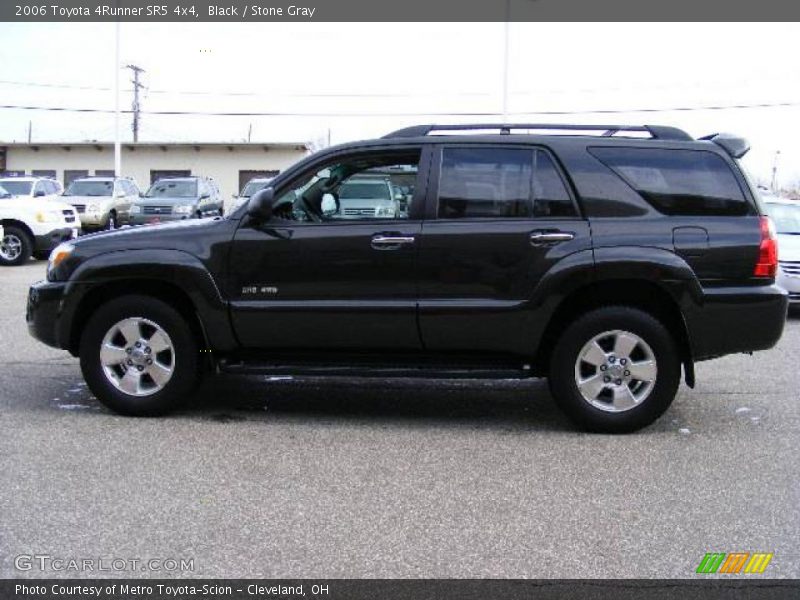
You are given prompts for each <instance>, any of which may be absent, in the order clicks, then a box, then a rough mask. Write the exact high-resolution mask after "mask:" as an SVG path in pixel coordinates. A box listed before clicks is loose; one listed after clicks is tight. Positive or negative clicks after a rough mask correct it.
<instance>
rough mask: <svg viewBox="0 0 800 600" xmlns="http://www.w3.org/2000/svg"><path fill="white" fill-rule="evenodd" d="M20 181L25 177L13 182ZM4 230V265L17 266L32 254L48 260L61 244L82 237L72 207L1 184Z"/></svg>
mask: <svg viewBox="0 0 800 600" xmlns="http://www.w3.org/2000/svg"><path fill="white" fill-rule="evenodd" d="M0 181H3V182H8V181H9V180H8V179H3V180H0ZM17 181H21V178H16V177H15V178H14V179H13V182H17ZM44 181H51V180H44ZM9 187H11V188H13V189H17V188H16V187H15V186H14V185H10V186H9ZM54 197H55V196H54ZM0 231H2V233H0V266H15V265H21V264H23V263H25V262H26V261H27V260H28V259H29V258H30V257H31V255H33V256H34V257H36V258H47V256H48V255H49V254H50V251H51V250H52V249H53V248H55V247H56V246H57V245H58V244H60V243H61V242H64V241H67V240H70V239H73V238H76V237H78V234H79V233H80V221H79V220H78V215H77V213H76V212H75V209H73V208H72V207H71V206H69V205H68V204H64V203H63V202H60V201H58V200H48V199H47V197H46V196H35V195H34V196H32V197H29V195H26V194H21V195H15V194H12V193H11V192H10V191H9V190H7V189H6V188H5V187H4V186H3V183H0Z"/></svg>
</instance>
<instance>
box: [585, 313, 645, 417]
mask: <svg viewBox="0 0 800 600" xmlns="http://www.w3.org/2000/svg"><path fill="white" fill-rule="evenodd" d="M657 374H658V368H657V365H656V357H655V354H653V350H652V348H650V346H649V345H648V344H647V342H645V341H644V340H643V339H642V338H640V337H639V336H638V335H636V334H635V333H631V332H630V331H622V330H620V329H615V330H613V331H605V332H603V333H601V334H598V335H596V336H594V337H593V338H592V339H591V340H589V341H588V342H587V343H586V344H585V345H584V346H583V348H582V349H581V351H580V352H579V353H578V359H577V360H576V361H575V383H576V385H577V386H578V391H579V392H580V394H581V396H582V397H583V399H584V400H586V402H588V403H589V404H591V405H592V406H594V407H595V408H598V409H600V410H603V411H606V412H614V413H618V412H625V411H626V410H630V409H632V408H635V407H636V406H639V405H640V404H641V403H642V402H644V401H645V400H646V399H647V398H648V396H650V393H651V392H652V391H653V388H654V387H655V383H656V375H657Z"/></svg>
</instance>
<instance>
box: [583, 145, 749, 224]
mask: <svg viewBox="0 0 800 600" xmlns="http://www.w3.org/2000/svg"><path fill="white" fill-rule="evenodd" d="M589 151H590V152H591V153H592V154H593V155H594V156H595V157H597V158H598V159H599V160H600V161H601V162H602V163H604V164H605V165H606V166H608V167H609V168H610V169H611V170H612V171H614V172H615V173H616V174H617V175H619V176H620V177H621V178H622V179H624V180H625V181H626V182H627V183H628V185H630V186H631V187H632V188H633V189H634V190H636V191H637V192H638V193H639V194H640V195H641V196H642V197H643V198H644V199H645V200H646V201H647V202H648V203H650V204H651V205H652V206H653V207H654V208H655V209H657V210H659V211H660V212H663V213H664V214H667V215H689V216H702V215H709V216H711V215H721V216H724V215H746V214H748V213H750V212H751V208H750V205H749V204H748V203H747V201H746V200H745V197H744V194H743V192H742V188H741V187H740V186H739V182H738V181H737V180H736V177H735V176H734V174H733V172H732V171H731V168H730V167H729V166H728V164H727V163H726V162H725V161H724V160H723V159H722V158H721V157H720V156H718V155H717V154H715V153H713V152H707V151H705V150H665V149H660V148H624V147H613V148H612V147H603V148H590V149H589Z"/></svg>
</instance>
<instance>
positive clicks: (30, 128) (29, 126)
mask: <svg viewBox="0 0 800 600" xmlns="http://www.w3.org/2000/svg"><path fill="white" fill-rule="evenodd" d="M32 137H33V121H28V143H29V144H30V143H31V138H32Z"/></svg>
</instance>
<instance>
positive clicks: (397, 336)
mask: <svg viewBox="0 0 800 600" xmlns="http://www.w3.org/2000/svg"><path fill="white" fill-rule="evenodd" d="M493 132H494V133H493ZM747 149H748V146H747V143H746V142H745V141H744V140H742V139H741V138H737V137H734V136H730V135H715V136H709V137H707V138H703V139H700V140H695V139H693V138H691V137H690V136H689V135H688V134H686V133H685V132H683V131H681V130H679V129H675V128H671V127H657V126H636V127H625V126H603V127H600V126H573V125H568V126H556V125H527V124H526V125H458V126H453V125H444V126H431V125H425V126H417V127H411V128H407V129H403V130H400V131H397V132H394V133H392V134H389V135H387V136H386V137H384V138H382V139H377V140H372V141H366V142H357V143H350V144H346V145H342V146H338V147H334V148H329V149H327V150H325V151H322V152H320V153H318V154H316V155H313V156H311V157H309V158H307V159H305V160H303V161H302V162H300V163H299V164H297V165H295V166H294V167H292V168H290V169H289V170H287V171H286V172H284V173H282V174H281V175H279V176H278V177H276V178H275V179H274V180H273V181H272V182H271V185H270V187H268V188H266V189H264V190H262V191H260V192H258V193H257V194H255V195H254V196H253V197H252V198H251V199H250V200H249V202H248V203H247V204H246V205H243V206H242V207H240V208H239V209H237V210H236V211H235V212H234V213H233V214H231V215H229V216H228V217H227V218H223V219H220V218H217V219H215V220H208V221H186V222H181V223H175V224H166V225H160V226H155V227H146V228H132V229H127V230H121V231H115V232H109V233H104V234H99V235H95V236H89V237H86V238H84V239H80V240H77V241H73V242H70V243H68V244H64V245H62V246H60V247H59V248H57V249H55V250H54V251H53V253H52V255H51V257H50V263H49V266H48V272H47V280H46V281H42V282H40V283H37V284H35V285H33V286H32V287H31V290H30V294H29V301H28V309H27V320H28V324H29V327H30V330H31V332H32V333H33V335H34V336H35V337H37V338H38V339H39V340H41V341H43V342H45V343H46V344H49V345H52V346H55V347H58V348H65V349H67V350H69V351H70V352H71V353H72V354H73V355H75V356H79V357H80V364H81V368H82V370H83V374H84V377H85V378H86V381H87V382H88V384H89V386H90V388H91V390H92V391H93V392H94V393H95V395H96V396H97V398H98V399H100V401H102V402H103V403H104V404H106V405H107V406H109V407H110V408H112V409H113V410H115V411H118V412H120V413H124V414H129V415H155V414H161V413H165V412H167V411H168V410H170V409H172V408H174V407H175V406H176V405H177V404H178V403H179V402H180V401H182V400H184V399H186V398H187V397H188V395H189V394H190V392H191V391H192V389H193V388H194V386H195V384H196V383H197V382H198V380H199V378H200V374H201V373H202V372H204V371H208V370H213V369H215V368H218V369H221V370H223V371H228V372H240V373H249V374H254V373H256V374H257V373H262V374H288V375H308V374H315V375H342V374H346V375H357V376H381V377H394V376H416V377H425V376H430V377H472V378H474V377H542V376H546V377H548V378H549V381H550V387H551V390H552V395H553V396H554V398H555V399H556V401H557V402H558V404H559V405H560V406H561V408H562V409H563V410H564V411H565V412H566V413H567V414H568V415H569V416H570V417H571V418H572V419H573V420H574V421H575V422H576V423H577V424H579V425H580V426H582V427H584V428H586V429H589V430H594V431H611V432H622V431H632V430H636V429H638V428H641V427H643V426H645V425H647V424H649V423H651V422H652V421H653V420H655V419H656V418H657V417H658V416H659V415H661V414H662V413H663V412H664V411H665V410H666V409H667V407H668V406H669V405H670V403H671V402H672V400H673V398H674V397H675V394H676V392H677V388H678V385H679V380H680V376H681V367H683V373H684V377H685V380H686V383H687V384H688V385H689V386H690V387H691V386H693V385H694V363H695V362H696V361H700V360H706V359H710V358H714V357H718V356H722V355H724V354H730V353H734V352H751V351H754V350H762V349H766V348H770V347H772V346H773V345H774V344H775V343H776V342H777V341H778V339H779V338H780V336H781V333H782V331H783V326H784V321H785V318H786V310H787V297H786V294H785V292H783V291H782V290H781V289H780V288H778V287H777V286H775V284H774V277H775V271H776V267H777V244H776V236H775V233H774V229H773V226H772V224H771V222H770V220H769V219H768V218H767V217H766V216H765V213H764V211H763V209H762V207H761V204H760V200H759V198H758V196H757V194H756V192H755V191H754V187H753V186H752V185H751V184H750V183H749V182H748V179H747V177H746V175H745V173H744V171H743V170H742V169H741V168H740V166H739V165H738V163H737V159H739V158H740V157H741V156H742V155H743V154H744V153H745V152H746V151H747ZM365 176H370V177H384V178H386V179H387V180H389V181H390V182H391V184H392V185H393V186H395V187H397V188H404V189H408V190H410V192H411V193H410V194H409V195H408V197H409V201H408V205H407V210H403V211H402V212H392V213H391V214H389V213H387V214H381V212H380V211H377V210H375V211H371V213H370V215H366V212H365V214H359V215H357V216H355V217H350V216H348V215H347V214H346V213H345V212H344V211H343V210H342V204H343V203H340V201H339V191H340V190H341V189H342V187H343V186H346V185H347V183H348V181H350V180H351V179H353V178H361V179H363V178H364V177H365Z"/></svg>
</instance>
